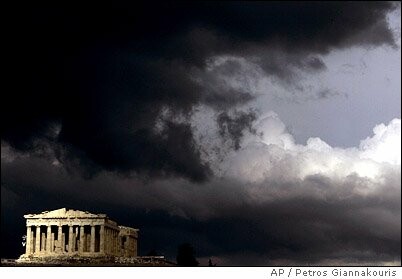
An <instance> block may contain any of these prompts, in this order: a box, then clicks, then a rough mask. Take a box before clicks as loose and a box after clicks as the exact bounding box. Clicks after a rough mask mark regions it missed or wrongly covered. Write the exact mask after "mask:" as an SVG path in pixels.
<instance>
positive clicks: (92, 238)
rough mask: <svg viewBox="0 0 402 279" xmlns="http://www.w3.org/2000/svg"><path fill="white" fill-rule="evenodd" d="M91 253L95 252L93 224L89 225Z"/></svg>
mask: <svg viewBox="0 0 402 279" xmlns="http://www.w3.org/2000/svg"><path fill="white" fill-rule="evenodd" d="M90 251H91V253H95V226H91V247H90Z"/></svg>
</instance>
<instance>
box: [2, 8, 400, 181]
mask: <svg viewBox="0 0 402 279" xmlns="http://www.w3.org/2000/svg"><path fill="white" fill-rule="evenodd" d="M393 6H394V4H392V3H389V2H368V3H358V2H348V3H340V2H335V3H312V2H307V3H295V2H292V3H290V2H288V3H279V2H273V3H261V2H258V3H256V2H254V3H242V2H235V3H224V2H219V3H213V2H197V3H191V4H190V3H182V2H177V3H176V2H166V3H158V4H155V3H152V4H147V3H145V2H140V3H138V2H135V4H134V3H127V2H117V3H116V2H113V4H111V3H109V4H101V3H98V4H96V5H84V4H83V5H80V6H74V5H71V4H66V5H62V4H55V3H54V4H52V5H44V4H39V3H35V4H28V5H24V6H17V7H14V8H12V9H11V10H10V14H12V15H13V21H12V22H11V21H10V22H9V23H8V28H9V29H10V30H11V32H12V34H13V36H12V38H11V42H12V47H13V52H12V54H10V55H11V58H12V60H13V64H12V65H11V67H10V69H9V72H10V73H11V75H12V77H13V86H12V88H11V91H9V92H8V93H7V97H6V98H4V99H3V102H2V103H3V105H2V109H1V113H2V119H3V125H2V139H3V140H5V141H6V142H8V143H10V144H11V145H12V146H13V147H15V148H18V149H20V150H25V151H30V150H33V149H35V148H36V147H37V144H38V141H37V139H46V140H48V136H47V134H48V130H49V125H53V123H59V124H60V125H61V132H60V135H59V136H58V137H56V138H53V139H51V140H53V141H54V142H56V143H58V144H60V145H61V147H60V148H61V149H62V150H64V153H63V152H60V154H64V155H63V156H62V157H60V160H62V159H63V158H72V159H74V160H75V161H77V160H78V162H80V167H81V168H84V167H85V166H89V169H90V170H89V172H93V171H94V170H101V169H106V170H116V171H123V172H127V171H132V170H134V171H138V172H147V171H149V172H150V173H152V174H156V173H160V174H161V173H171V174H173V175H178V176H184V177H187V178H190V179H193V180H197V181H202V180H205V179H206V178H207V177H208V173H209V168H208V166H207V165H206V164H205V163H203V162H202V161H201V159H200V157H199V152H198V151H197V150H198V149H197V147H196V146H194V142H193V135H192V131H191V129H189V127H188V126H185V125H181V124H171V125H169V126H168V128H169V129H170V130H169V131H166V132H165V134H164V137H158V136H157V135H156V134H154V133H153V128H154V126H155V121H156V119H157V117H158V115H159V113H160V112H161V110H162V109H163V108H165V107H169V108H170V109H171V110H172V111H174V112H175V113H177V114H183V115H188V114H189V113H190V112H191V109H192V107H193V106H195V105H197V104H200V103H206V104H209V105H211V106H212V107H218V108H219V109H222V108H225V107H226V108H227V107H231V106H234V105H236V104H239V103H243V102H247V101H249V100H250V99H251V98H252V97H251V95H250V94H249V93H248V92H243V91H238V90H233V89H232V90H222V91H221V92H217V91H216V90H215V91H214V90H205V88H204V86H201V85H200V84H199V83H198V82H197V81H196V80H195V79H194V78H193V76H192V74H193V73H194V72H200V71H201V72H202V71H203V70H204V67H205V63H206V61H207V59H208V58H210V57H213V56H216V55H235V56H244V57H254V58H255V59H256V61H263V62H261V64H263V68H264V69H266V71H267V73H269V74H273V75H282V76H286V75H289V73H287V70H286V66H285V67H283V66H280V67H278V65H279V64H278V63H275V61H267V59H266V58H264V55H265V54H266V53H267V51H268V52H269V51H270V50H275V49H280V50H281V52H283V53H291V54H292V55H293V57H296V58H295V62H294V63H295V65H296V66H297V67H298V66H302V67H308V68H310V69H312V70H322V69H324V68H325V65H324V64H323V62H322V61H321V60H320V59H319V58H314V57H315V56H314V54H322V53H327V52H328V51H329V50H331V49H332V48H343V47H349V46H352V45H367V46H371V45H381V44H390V45H394V41H393V38H392V33H391V31H390V30H389V28H388V26H387V24H386V21H385V19H384V18H385V14H386V13H387V12H388V11H390V10H391V9H392V8H393ZM310 55H313V56H312V57H313V58H312V60H309V59H311V58H309V57H311V56H310ZM306 59H307V60H306ZM306 61H307V62H306ZM264 65H265V66H264ZM176 135H179V136H180V137H181V138H180V142H177V141H176V139H177V136H176ZM178 144H182V146H184V148H183V149H180V150H179V148H178V147H177V145H178ZM65 152H70V153H71V154H65ZM175 152H183V153H184V152H185V154H184V155H178V154H175ZM184 157H185V158H186V161H187V163H188V166H185V165H184V163H183V158H184ZM70 163H71V162H70ZM66 164H67V163H66Z"/></svg>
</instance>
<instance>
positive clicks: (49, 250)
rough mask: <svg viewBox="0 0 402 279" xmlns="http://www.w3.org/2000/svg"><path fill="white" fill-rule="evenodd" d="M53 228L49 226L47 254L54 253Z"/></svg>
mask: <svg viewBox="0 0 402 279" xmlns="http://www.w3.org/2000/svg"><path fill="white" fill-rule="evenodd" d="M52 250H53V249H52V226H47V232H46V252H47V253H52V252H53V251H52Z"/></svg>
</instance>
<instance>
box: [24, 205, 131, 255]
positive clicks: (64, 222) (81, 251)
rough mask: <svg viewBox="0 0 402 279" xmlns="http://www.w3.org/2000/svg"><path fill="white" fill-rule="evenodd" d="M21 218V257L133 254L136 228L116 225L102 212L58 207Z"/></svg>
mask: <svg viewBox="0 0 402 279" xmlns="http://www.w3.org/2000/svg"><path fill="white" fill-rule="evenodd" d="M24 218H25V219H26V226H27V233H26V252H25V254H24V255H22V258H32V257H35V258H38V257H39V258H41V257H60V256H61V257H63V256H71V257H108V256H111V257H136V256H137V240H138V229H134V228H130V227H124V226H119V225H118V224H117V223H116V222H114V221H112V220H110V219H109V218H108V217H107V216H106V214H93V213H89V212H83V211H79V210H72V209H70V210H67V209H65V208H61V209H58V210H53V211H45V212H42V213H40V214H28V215H24Z"/></svg>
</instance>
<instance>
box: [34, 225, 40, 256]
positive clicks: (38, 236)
mask: <svg viewBox="0 0 402 279" xmlns="http://www.w3.org/2000/svg"><path fill="white" fill-rule="evenodd" d="M35 241H36V243H35V253H39V252H40V226H36V235H35Z"/></svg>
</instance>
